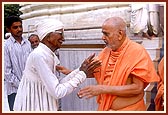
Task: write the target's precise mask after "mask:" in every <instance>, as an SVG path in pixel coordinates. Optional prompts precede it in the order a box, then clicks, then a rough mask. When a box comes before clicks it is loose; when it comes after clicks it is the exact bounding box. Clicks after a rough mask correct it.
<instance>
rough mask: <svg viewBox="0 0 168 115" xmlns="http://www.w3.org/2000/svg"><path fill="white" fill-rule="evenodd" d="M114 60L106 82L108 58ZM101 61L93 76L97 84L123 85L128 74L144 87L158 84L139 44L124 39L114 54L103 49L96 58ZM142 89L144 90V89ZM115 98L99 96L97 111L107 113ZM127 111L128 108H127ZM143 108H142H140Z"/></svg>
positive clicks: (151, 66)
mask: <svg viewBox="0 0 168 115" xmlns="http://www.w3.org/2000/svg"><path fill="white" fill-rule="evenodd" d="M111 56H112V58H114V59H115V61H114V67H113V68H112V69H113V72H112V73H111V75H110V78H109V77H108V80H106V78H105V75H106V71H107V66H108V63H109V58H110V57H111ZM97 58H98V59H99V60H100V61H102V66H101V67H99V68H97V70H96V71H99V72H97V73H95V74H94V76H95V78H96V80H97V82H98V84H104V85H109V86H121V85H125V84H126V81H127V78H128V76H129V75H130V74H133V75H135V76H137V77H138V78H139V79H141V80H142V81H143V82H144V83H145V87H146V86H147V85H148V83H149V82H158V81H159V77H158V75H157V73H156V71H155V68H154V65H153V62H152V60H151V58H150V57H149V55H148V53H147V51H146V50H145V48H144V47H142V46H141V45H140V44H138V43H135V42H133V41H131V40H130V39H128V38H126V40H125V41H124V43H123V44H122V46H121V47H120V48H119V49H118V50H117V51H115V52H113V51H112V50H111V49H110V48H107V47H106V48H104V49H103V50H102V51H101V52H100V54H99V55H98V57H97ZM145 87H144V88H145ZM115 98H116V96H114V95H111V94H101V95H99V96H98V97H97V102H98V104H99V107H98V110H99V111H108V110H109V109H110V107H111V105H112V103H113V100H114V99H115ZM127 108H128V109H127V110H129V107H127ZM142 108H144V107H142Z"/></svg>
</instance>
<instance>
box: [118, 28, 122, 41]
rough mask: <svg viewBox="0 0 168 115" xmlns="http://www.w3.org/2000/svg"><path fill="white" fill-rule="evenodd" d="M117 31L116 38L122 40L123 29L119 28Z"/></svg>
mask: <svg viewBox="0 0 168 115" xmlns="http://www.w3.org/2000/svg"><path fill="white" fill-rule="evenodd" d="M118 33H119V36H118V39H119V40H122V38H123V31H122V30H120V31H119V32H118Z"/></svg>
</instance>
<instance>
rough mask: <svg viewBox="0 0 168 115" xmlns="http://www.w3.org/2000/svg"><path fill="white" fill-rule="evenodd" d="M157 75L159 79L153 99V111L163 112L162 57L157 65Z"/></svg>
mask: <svg viewBox="0 0 168 115" xmlns="http://www.w3.org/2000/svg"><path fill="white" fill-rule="evenodd" d="M158 75H159V77H160V81H159V82H158V86H157V94H156V97H155V100H154V102H155V110H156V111H163V110H164V57H162V59H161V61H160V62H159V64H158Z"/></svg>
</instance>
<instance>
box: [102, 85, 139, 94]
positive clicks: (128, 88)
mask: <svg viewBox="0 0 168 115" xmlns="http://www.w3.org/2000/svg"><path fill="white" fill-rule="evenodd" d="M100 89H101V93H102V94H112V95H115V96H120V97H132V96H134V95H137V94H140V93H142V90H141V89H139V87H138V86H137V85H135V84H131V85H124V86H107V85H102V86H101V88H100Z"/></svg>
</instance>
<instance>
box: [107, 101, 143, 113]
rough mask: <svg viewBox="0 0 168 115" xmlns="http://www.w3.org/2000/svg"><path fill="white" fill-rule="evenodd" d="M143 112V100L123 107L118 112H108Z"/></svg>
mask: <svg viewBox="0 0 168 115" xmlns="http://www.w3.org/2000/svg"><path fill="white" fill-rule="evenodd" d="M144 110H146V107H145V103H144V100H143V99H141V100H140V101H138V102H137V103H135V104H132V105H130V106H128V107H125V108H122V109H119V110H112V109H110V110H109V111H144Z"/></svg>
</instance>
